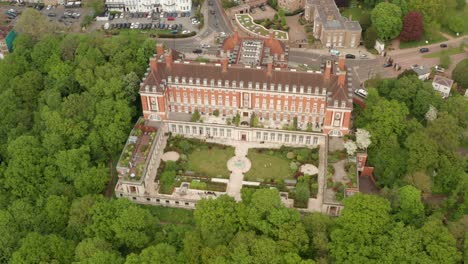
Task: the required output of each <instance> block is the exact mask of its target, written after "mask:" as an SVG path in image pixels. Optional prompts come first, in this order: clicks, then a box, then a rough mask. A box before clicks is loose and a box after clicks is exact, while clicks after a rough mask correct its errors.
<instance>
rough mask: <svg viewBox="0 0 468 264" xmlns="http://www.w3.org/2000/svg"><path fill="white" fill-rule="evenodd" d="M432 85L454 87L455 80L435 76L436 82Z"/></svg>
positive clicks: (433, 81)
mask: <svg viewBox="0 0 468 264" xmlns="http://www.w3.org/2000/svg"><path fill="white" fill-rule="evenodd" d="M432 83H436V84H438V85H443V86H446V87H452V85H453V80H452V79H449V78H447V77H444V76H442V75H436V76H434V80H432Z"/></svg>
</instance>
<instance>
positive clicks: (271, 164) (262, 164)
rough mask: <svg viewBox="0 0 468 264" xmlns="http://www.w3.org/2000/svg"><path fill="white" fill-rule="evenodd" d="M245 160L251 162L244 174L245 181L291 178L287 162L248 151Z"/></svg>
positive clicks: (286, 160)
mask: <svg viewBox="0 0 468 264" xmlns="http://www.w3.org/2000/svg"><path fill="white" fill-rule="evenodd" d="M247 158H248V159H249V160H250V162H252V167H251V168H250V170H249V171H248V172H247V173H246V174H245V177H244V179H245V180H247V181H258V180H257V179H274V180H279V179H288V178H292V173H291V170H290V168H289V162H290V161H289V160H288V159H286V158H280V157H277V156H273V155H269V154H267V153H258V152H257V151H255V150H249V153H248V155H247Z"/></svg>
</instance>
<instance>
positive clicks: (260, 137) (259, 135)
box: [257, 132, 262, 140]
mask: <svg viewBox="0 0 468 264" xmlns="http://www.w3.org/2000/svg"><path fill="white" fill-rule="evenodd" d="M260 139H262V133H260V132H257V140H260Z"/></svg>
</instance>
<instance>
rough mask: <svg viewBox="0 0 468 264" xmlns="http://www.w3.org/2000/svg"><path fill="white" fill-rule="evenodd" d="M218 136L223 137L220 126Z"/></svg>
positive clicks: (222, 130)
mask: <svg viewBox="0 0 468 264" xmlns="http://www.w3.org/2000/svg"><path fill="white" fill-rule="evenodd" d="M219 136H220V137H224V129H222V128H220V129H219Z"/></svg>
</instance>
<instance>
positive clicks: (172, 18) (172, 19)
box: [167, 17, 175, 21]
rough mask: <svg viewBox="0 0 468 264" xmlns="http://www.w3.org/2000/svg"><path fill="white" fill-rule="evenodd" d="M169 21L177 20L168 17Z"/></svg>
mask: <svg viewBox="0 0 468 264" xmlns="http://www.w3.org/2000/svg"><path fill="white" fill-rule="evenodd" d="M167 20H168V21H174V20H175V18H174V17H168V18H167Z"/></svg>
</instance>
